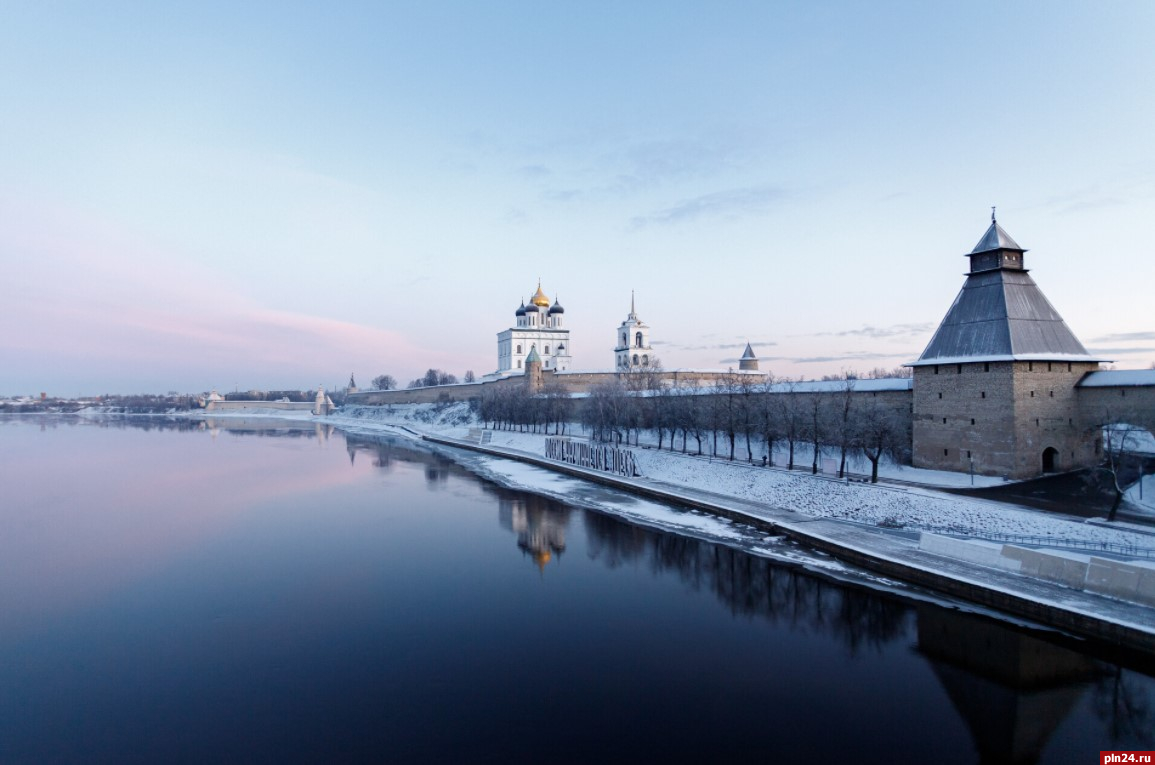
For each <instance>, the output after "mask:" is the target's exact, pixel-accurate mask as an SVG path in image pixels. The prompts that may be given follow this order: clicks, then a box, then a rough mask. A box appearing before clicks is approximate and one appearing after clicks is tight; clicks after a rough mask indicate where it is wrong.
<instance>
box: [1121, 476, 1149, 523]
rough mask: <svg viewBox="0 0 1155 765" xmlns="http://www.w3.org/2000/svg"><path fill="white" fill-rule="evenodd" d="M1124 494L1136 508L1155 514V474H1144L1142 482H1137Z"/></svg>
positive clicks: (1142, 511)
mask: <svg viewBox="0 0 1155 765" xmlns="http://www.w3.org/2000/svg"><path fill="white" fill-rule="evenodd" d="M1123 496H1124V499H1126V500H1127V501H1128V502H1130V503H1131V505H1132V506H1133V508H1134V509H1135V510H1137V511H1139V512H1141V513H1150V514H1151V515H1155V475H1145V476H1143V478H1142V480H1141V482H1137V483H1136V484H1135V485H1134V486H1132V487H1131V488H1130V489H1128V490H1127V493H1126V494H1125V495H1123Z"/></svg>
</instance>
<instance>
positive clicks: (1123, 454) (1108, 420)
mask: <svg viewBox="0 0 1155 765" xmlns="http://www.w3.org/2000/svg"><path fill="white" fill-rule="evenodd" d="M1099 429H1100V431H1101V432H1102V438H1103V450H1104V452H1105V454H1104V456H1103V463H1102V464H1101V465H1099V467H1098V472H1099V473H1100V474H1102V475H1105V476H1106V477H1107V479H1108V480H1109V481H1110V482H1111V488H1112V489H1113V490H1114V492H1115V501H1114V502H1112V503H1111V509H1110V510H1109V511H1108V512H1107V520H1108V521H1113V520H1115V516H1116V515H1117V514H1118V512H1119V506H1120V505H1121V504H1123V495H1124V494H1125V493H1126V491H1127V489H1126V486H1125V483H1126V480H1125V475H1126V473H1127V471H1128V469H1129V468H1130V467H1131V463H1132V462H1133V458H1134V455H1133V454H1132V449H1133V448H1134V445H1135V439H1136V438H1137V437H1138V435H1139V433H1140V432H1141V431H1142V428H1138V427H1135V426H1134V425H1128V424H1126V423H1122V422H1119V421H1118V416H1117V415H1116V416H1112V413H1111V410H1110V409H1106V410H1104V412H1103V423H1102V424H1101V425H1100V428H1099ZM1140 480H1142V476H1140Z"/></svg>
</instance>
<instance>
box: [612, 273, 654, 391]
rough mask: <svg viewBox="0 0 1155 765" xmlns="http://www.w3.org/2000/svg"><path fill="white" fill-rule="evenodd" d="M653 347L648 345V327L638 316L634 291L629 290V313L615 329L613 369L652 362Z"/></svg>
mask: <svg viewBox="0 0 1155 765" xmlns="http://www.w3.org/2000/svg"><path fill="white" fill-rule="evenodd" d="M653 359H654V349H653V348H651V347H650V327H649V325H648V324H646V323H645V322H643V321H642V320H641V319H639V318H638V311H637V307H636V304H635V300H634V293H633V291H632V290H631V291H630V313H629V315H628V316H626V320H625V321H623V322H622V323H621V325H620V326H619V327H618V330H617V344H616V345H615V347H614V369H615V370H616V371H618V372H628V371H629V370H631V369H635V368H637V367H646V366H649V365H650V364H651V363H653Z"/></svg>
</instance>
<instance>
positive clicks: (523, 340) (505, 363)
mask: <svg viewBox="0 0 1155 765" xmlns="http://www.w3.org/2000/svg"><path fill="white" fill-rule="evenodd" d="M513 315H514V319H515V323H514V326H512V327H510V328H509V329H506V330H502V331H501V332H498V333H497V374H498V375H508V374H518V373H520V372H522V371H523V370H524V369H525V360H526V358H527V357H528V356H529V351H530V348H532V347H534V346H536V347H537V353H538V356H539V357H540V358H541V364H542V369H543V370H546V371H555V372H556V371H561V372H564V371H565V370H567V369H569V367H570V360H571V358H572V349H571V347H570V336H569V330H568V329H566V327H565V309H564V308H562V306H561V304H560V303H559V302H558V301H557V300H556V299H555V300H554V301H553V304H552V305H551V304H550V301H549V298H548V297H547V296H546V294H545V293H544V292H543V291H542V289H541V282H540V281H538V283H537V292H536V293H534V295H533V297H531V298H530V299H529V305H526V304H525V302H522V304H521V306H520V307H519V308H518V309H517V310H516V311H514V314H513Z"/></svg>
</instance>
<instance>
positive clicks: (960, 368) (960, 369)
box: [956, 364, 962, 375]
mask: <svg viewBox="0 0 1155 765" xmlns="http://www.w3.org/2000/svg"><path fill="white" fill-rule="evenodd" d="M956 374H960V375H961V374H962V364H959V365H958V372H957V373H956Z"/></svg>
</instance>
